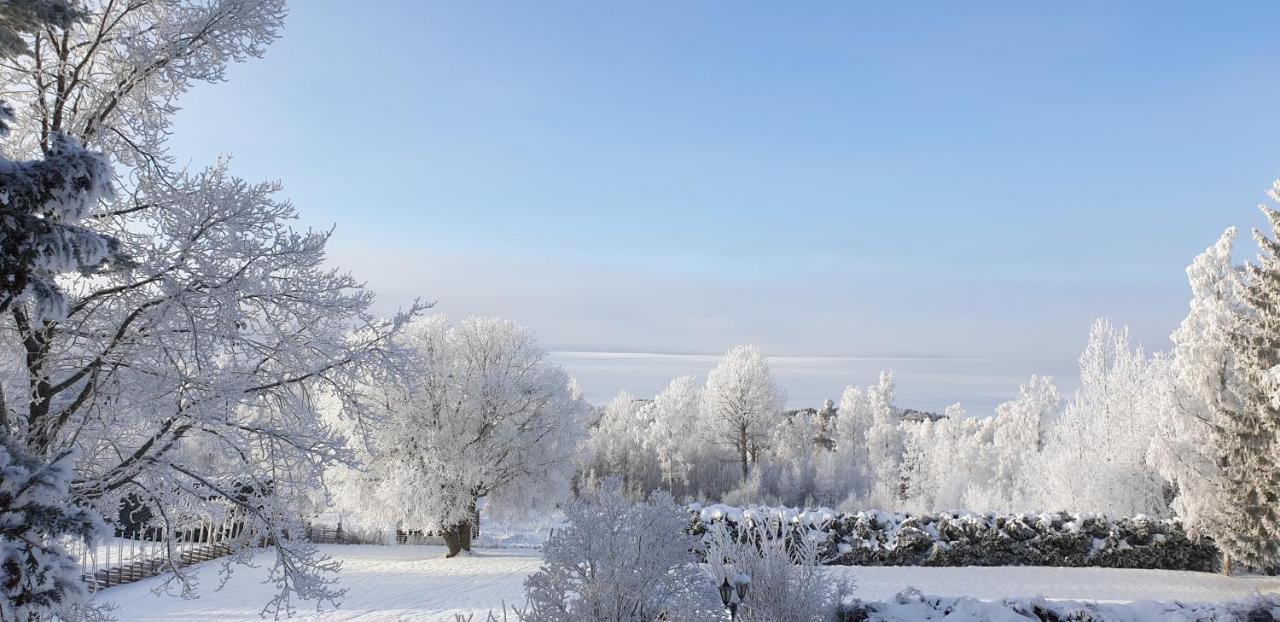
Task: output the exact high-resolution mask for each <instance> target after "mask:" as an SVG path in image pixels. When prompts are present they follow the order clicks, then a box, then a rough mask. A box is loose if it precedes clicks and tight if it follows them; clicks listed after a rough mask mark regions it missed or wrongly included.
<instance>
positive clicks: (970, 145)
mask: <svg viewBox="0 0 1280 622" xmlns="http://www.w3.org/2000/svg"><path fill="white" fill-rule="evenodd" d="M605 4H606V3H594V2H582V3H565V2H554V3H552V2H549V3H529V2H525V3H505V2H483V3H480V2H453V3H438V2H419V1H405V2H377V1H370V2H364V3H351V2H337V1H332V2H330V1H321V0H305V1H295V2H293V3H292V7H291V15H290V17H289V20H288V23H287V27H286V29H285V31H284V33H283V35H284V36H283V38H282V40H280V41H279V42H277V43H276V44H275V45H273V46H272V47H271V48H270V49H269V50H268V52H267V55H266V57H265V58H264V59H261V60H256V61H253V62H251V63H248V64H245V65H240V66H236V67H234V68H233V69H232V70H231V71H230V72H229V73H228V78H229V82H227V83H225V84H217V85H212V86H200V87H198V88H196V89H195V90H194V91H193V92H192V93H190V94H189V95H188V97H187V98H186V99H185V100H184V101H183V105H184V110H183V112H182V113H181V114H180V115H179V117H178V119H179V120H178V123H177V126H176V128H175V132H176V134H175V141H174V142H175V145H176V152H177V153H178V154H179V155H180V156H181V157H182V158H183V159H184V160H189V161H190V162H191V164H192V165H193V166H203V165H204V164H206V163H208V162H209V161H210V160H211V159H212V158H214V157H215V156H217V154H219V153H229V154H232V155H233V156H234V160H233V170H234V171H236V172H237V173H238V174H240V175H242V176H245V177H248V178H252V179H263V178H269V179H279V180H281V181H282V182H283V183H284V185H285V188H286V190H285V192H286V194H287V196H289V197H290V198H291V199H293V200H294V201H295V202H296V204H297V205H298V207H299V209H300V210H301V212H302V213H303V215H304V223H303V224H304V225H307V226H315V227H328V226H330V225H333V224H335V223H336V226H337V231H336V234H335V238H334V241H333V243H332V251H331V258H332V261H333V263H334V264H335V265H340V266H343V267H345V268H348V269H350V270H351V271H352V272H354V273H355V274H356V275H357V276H358V277H360V278H363V279H365V280H367V281H368V283H369V285H370V286H371V287H373V288H374V289H375V290H376V291H378V292H379V294H380V303H379V304H380V308H381V309H382V310H385V311H390V310H393V309H395V308H396V307H397V306H401V305H404V304H406V303H407V302H408V301H409V300H411V299H412V298H413V297H415V296H420V297H423V298H425V299H428V300H435V301H437V302H438V306H437V308H438V310H440V311H442V312H445V313H448V314H450V315H453V316H458V317H461V316H466V315H471V314H484V315H501V316H507V317H511V318H513V319H516V320H518V321H520V322H522V323H524V324H527V325H529V326H530V327H532V328H533V329H534V330H536V331H537V333H538V334H539V336H540V339H541V342H542V344H543V345H544V347H546V348H548V349H551V350H557V351H604V352H643V353H666V354H671V353H677V354H693V355H705V354H715V353H720V352H723V351H724V350H725V349H727V348H728V347H729V346H731V345H734V344H737V343H755V344H757V345H759V346H760V347H761V348H763V349H764V350H765V351H766V352H767V353H770V354H772V355H777V356H779V357H783V358H779V359H778V361H777V367H778V372H779V376H780V378H781V380H782V382H783V384H784V385H786V388H787V389H788V392H789V394H790V396H791V401H792V403H793V404H796V405H801V404H808V403H813V402H817V401H820V400H821V399H822V398H823V397H832V398H836V397H838V394H839V391H840V389H841V388H842V387H843V386H844V385H846V384H850V383H856V384H867V383H870V382H872V381H873V380H874V376H875V370H877V369H880V368H892V369H894V370H895V371H897V372H898V376H899V377H898V384H899V395H900V399H899V402H900V403H901V404H902V405H904V406H910V407H917V408H930V409H938V410H940V409H941V408H942V407H943V406H945V405H946V404H948V403H950V402H952V401H956V400H960V401H963V402H965V403H966V405H968V406H969V407H970V411H971V412H978V413H983V412H986V411H987V410H989V409H990V408H991V406H992V405H993V404H995V403H996V402H998V401H1001V400H1003V399H1006V398H1007V397H1009V396H1011V395H1012V394H1013V393H1015V392H1016V389H1017V383H1018V382H1020V381H1021V380H1022V379H1025V378H1026V377H1027V376H1029V375H1031V374H1033V373H1048V374H1051V375H1054V376H1056V377H1058V379H1059V380H1060V382H1061V384H1063V385H1065V386H1067V387H1070V386H1072V385H1073V384H1074V378H1073V376H1074V370H1075V358H1076V356H1077V354H1078V352H1079V350H1080V348H1081V346H1082V345H1083V342H1084V339H1085V336H1086V334H1087V331H1088V327H1089V323H1090V322H1091V321H1092V320H1093V319H1094V318H1096V317H1100V316H1106V317H1109V318H1111V319H1112V320H1113V321H1115V322H1116V323H1118V324H1128V325H1129V326H1130V327H1131V328H1132V329H1133V331H1134V333H1135V336H1136V337H1137V338H1138V339H1139V340H1140V341H1142V342H1144V343H1145V344H1147V346H1148V347H1149V348H1155V349H1159V348H1164V347H1165V345H1166V343H1167V335H1168V333H1169V332H1170V331H1171V330H1172V328H1173V327H1175V326H1176V324H1177V322H1178V321H1179V319H1180V318H1181V317H1182V315H1183V314H1184V310H1185V308H1186V300H1187V288H1186V284H1185V280H1184V275H1183V269H1184V267H1185V266H1186V264H1187V263H1188V262H1189V260H1190V259H1191V258H1192V257H1193V256H1194V255H1195V254H1196V253H1198V252H1200V251H1201V250H1203V249H1204V248H1205V247H1206V246H1208V245H1209V244H1210V243H1212V242H1213V241H1214V240H1215V239H1216V238H1217V236H1218V234H1219V233H1220V232H1221V230H1222V229H1223V228H1225V227H1226V226H1228V225H1232V224H1234V225H1239V226H1243V227H1249V226H1254V225H1257V224H1260V222H1261V218H1260V217H1259V215H1258V214H1257V212H1256V210H1255V206H1256V205H1257V204H1258V203H1259V202H1260V201H1262V200H1263V198H1264V197H1263V190H1264V189H1265V188H1266V187H1267V186H1268V185H1269V184H1270V182H1271V180H1272V179H1273V178H1275V177H1276V176H1278V175H1280V149H1277V146H1280V37H1277V36H1276V33H1275V25H1276V24H1277V23H1280V3H1275V2H1234V3H1208V2H1159V3H1154V2H1153V3H1146V4H1145V6H1143V4H1144V3H1115V2H1097V3H1083V2H1077V3H1056V4H1052V5H1051V4H1049V3H1027V2H1009V3H985V2H983V3H919V4H912V3H894V4H895V6H894V7H878V8H871V7H862V8H860V7H857V6H854V3H845V2H841V3H833V4H831V5H823V4H808V5H803V6H801V5H797V4H794V3H787V4H785V6H784V5H778V7H776V8H765V7H755V6H751V4H752V3H742V2H721V3H713V2H700V3H683V4H684V5H686V6H682V5H679V4H676V3H670V4H666V5H658V4H654V3H632V4H626V5H623V4H621V3H617V4H610V6H605ZM689 4H696V5H697V6H687V5H689ZM880 4H888V3H880ZM944 5H946V6H944ZM1246 250H1248V249H1246ZM1250 252H1251V251H1250ZM557 356H558V358H559V360H561V361H562V362H563V363H564V364H565V365H566V366H567V367H568V368H569V370H570V371H571V372H573V373H575V374H576V375H578V376H579V378H580V379H581V381H582V383H583V385H584V388H585V389H586V391H587V394H588V396H589V397H591V398H592V399H593V400H596V401H601V400H604V399H607V397H608V396H610V395H611V394H613V393H614V392H616V391H617V390H618V389H620V388H624V387H625V388H629V389H631V390H632V391H634V392H636V393H639V394H651V393H652V392H653V391H655V390H657V389H658V388H660V386H661V385H663V384H665V381H666V380H667V379H669V378H670V377H671V376H673V375H675V374H677V373H702V372H703V371H705V369H706V368H708V367H709V366H710V365H711V363H712V361H711V359H710V358H708V357H705V356H683V357H669V356H668V357H660V356H600V355H592V356H585V355H579V354H563V355H557ZM815 357H833V358H815Z"/></svg>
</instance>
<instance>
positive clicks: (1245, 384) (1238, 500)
mask: <svg viewBox="0 0 1280 622" xmlns="http://www.w3.org/2000/svg"><path fill="white" fill-rule="evenodd" d="M1270 195H1271V197H1272V198H1273V199H1275V200H1277V201H1280V182H1276V184H1275V185H1274V186H1273V187H1272V190H1271V192H1270ZM1260 208H1261V209H1262V212H1263V214H1265V215H1266V217H1267V220H1268V221H1269V222H1270V224H1271V229H1272V231H1273V232H1275V231H1280V211H1276V210H1275V209H1273V208H1270V207H1267V206H1265V205H1264V206H1260ZM1253 237H1254V239H1255V240H1256V241H1257V243H1258V248H1259V254H1258V259H1257V262H1256V263H1249V264H1247V265H1246V266H1245V283H1244V287H1243V288H1242V291H1241V302H1242V304H1243V307H1244V308H1243V309H1242V310H1241V313H1239V314H1238V315H1237V317H1236V321H1235V322H1234V326H1233V327H1232V331H1231V338H1230V339H1231V346H1232V349H1233V350H1234V351H1235V355H1236V371H1237V372H1238V375H1239V386H1238V389H1237V391H1236V396H1237V400H1236V401H1229V402H1227V403H1226V404H1225V406H1226V407H1227V408H1228V409H1230V410H1232V411H1234V412H1229V416H1227V417H1224V418H1223V420H1222V425H1223V428H1224V429H1223V431H1222V434H1223V439H1222V440H1223V447H1222V450H1221V454H1220V455H1219V457H1218V466H1219V468H1220V469H1221V470H1222V473H1223V476H1224V478H1225V481H1226V490H1225V491H1224V494H1223V498H1224V499H1225V502H1226V505H1227V506H1228V510H1227V511H1225V512H1223V516H1222V521H1223V524H1222V529H1221V530H1220V535H1219V538H1218V544H1219V546H1220V547H1222V550H1223V551H1224V552H1225V553H1227V554H1229V555H1231V556H1232V557H1233V558H1235V559H1237V560H1238V561H1240V562H1242V563H1244V564H1245V565H1247V566H1252V567H1258V566H1263V565H1266V564H1270V563H1273V562H1275V561H1276V560H1277V559H1280V547H1278V544H1280V506H1278V505H1277V504H1278V503H1280V468H1278V467H1277V460H1276V451H1277V449H1278V448H1280V447H1278V446H1277V443H1276V432H1277V427H1280V401H1278V400H1280V385H1278V383H1277V378H1276V372H1275V367H1276V366H1277V365H1280V242H1277V241H1276V240H1273V239H1271V238H1269V237H1267V236H1266V234H1264V233H1262V232H1261V231H1258V230H1254V232H1253Z"/></svg>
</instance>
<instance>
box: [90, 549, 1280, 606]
mask: <svg viewBox="0 0 1280 622" xmlns="http://www.w3.org/2000/svg"><path fill="white" fill-rule="evenodd" d="M321 548H322V549H323V550H324V551H325V552H326V553H328V554H330V555H332V556H333V557H335V558H338V559H342V560H343V561H344V565H343V570H342V574H341V580H342V585H343V586H344V587H347V588H348V589H349V591H348V593H347V596H346V598H345V600H344V601H343V603H342V607H341V608H339V609H338V610H336V611H334V610H331V609H330V610H325V611H321V612H318V613H317V612H316V611H315V608H314V606H313V605H312V606H307V605H303V606H301V607H299V611H298V615H297V616H296V617H295V619H299V620H315V621H321V620H323V621H326V622H331V621H336V620H344V621H358V622H386V621H392V620H394V621H405V620H414V621H430V622H435V621H444V622H454V619H455V618H454V615H455V614H458V613H461V614H464V615H465V614H470V613H479V614H481V615H483V612H485V611H488V610H489V609H495V610H496V609H499V608H500V607H502V604H503V602H504V601H505V602H506V603H508V604H520V603H523V601H524V587H523V582H524V578H525V577H526V576H528V575H529V574H531V573H532V572H534V571H536V570H537V568H538V564H539V561H540V557H539V556H540V552H539V551H537V550H534V549H484V550H478V551H477V554H476V555H475V556H472V557H460V558H457V559H443V558H442V555H443V548H441V547H435V546H340V545H333V546H324V547H321ZM217 567H218V566H217V564H216V563H206V564H204V566H203V567H202V568H201V569H200V577H201V579H202V581H203V585H205V586H206V587H207V588H208V589H207V590H205V591H203V592H202V593H201V596H200V598H198V599H195V600H183V599H181V598H179V597H177V596H170V595H163V594H162V595H157V594H155V593H154V592H153V589H154V588H155V587H156V586H158V585H160V583H161V582H162V580H163V579H162V578H160V577H157V578H152V579H147V580H145V581H142V582H139V583H136V584H133V585H126V586H122V587H117V588H111V589H109V590H104V591H103V592H101V593H99V598H101V599H104V600H110V601H113V602H115V603H117V604H118V605H119V609H118V610H117V611H116V615H117V617H118V618H119V619H120V620H122V621H132V620H138V621H147V620H152V621H161V620H168V621H174V622H183V621H187V622H194V621H197V620H201V621H203V620H208V621H211V622H231V621H240V620H243V621H250V620H260V619H261V618H260V617H259V615H258V614H259V611H260V609H261V607H262V605H263V604H264V603H265V602H266V600H267V598H268V594H269V593H270V591H271V589H272V588H271V586H269V585H263V584H262V578H263V572H264V571H262V570H255V569H251V568H238V569H237V570H236V572H235V574H234V575H233V576H232V578H231V581H230V582H229V583H228V584H227V586H226V587H225V588H223V589H222V590H220V591H212V590H213V588H214V587H216V586H217V584H218V577H217ZM833 570H836V571H839V572H843V573H847V574H848V575H849V576H851V577H853V578H854V579H855V580H856V581H857V582H858V590H857V593H858V596H859V597H860V598H862V599H864V600H884V599H889V598H892V597H893V596H894V595H895V594H897V593H898V592H899V591H901V590H902V589H904V588H906V587H907V586H914V587H916V588H918V589H919V590H921V591H922V592H924V593H926V594H934V595H940V596H966V595H967V596H973V597H976V598H982V599H994V598H1002V597H1012V596H1037V595H1042V596H1045V597H1047V598H1053V599H1071V600H1103V601H1131V600H1180V601H1204V602H1208V601H1223V600H1238V599H1242V598H1246V597H1248V596H1250V595H1252V594H1254V593H1256V592H1262V593H1280V578H1273V577H1248V578H1233V577H1224V576H1221V575H1215V574H1207V573H1195V572H1175V571H1165V570H1120V569H1105V568H1029V567H1002V568H921V567H857V568H852V567H841V568H833ZM481 615H477V616H476V617H477V619H479V618H480V617H481Z"/></svg>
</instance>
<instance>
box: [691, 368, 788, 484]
mask: <svg viewBox="0 0 1280 622" xmlns="http://www.w3.org/2000/svg"><path fill="white" fill-rule="evenodd" d="M784 401H785V400H784V399H783V396H782V391H781V389H779V388H778V385H777V383H776V382H775V381H774V379H773V371H772V370H771V369H770V368H769V362H768V361H767V360H766V359H765V357H764V354H763V353H762V352H760V350H759V349H758V348H756V347H755V346H737V347H735V348H733V349H731V350H729V351H728V352H727V353H725V355H724V359H722V360H721V361H720V364H719V365H717V366H716V368H715V369H713V370H711V373H709V374H708V375H707V384H706V387H705V388H704V389H703V400H702V405H703V409H704V412H705V415H704V417H705V421H704V423H705V424H706V425H707V426H708V429H709V431H710V435H711V437H712V438H714V439H715V440H716V441H717V442H719V443H721V444H723V445H725V446H727V447H729V448H731V449H732V450H733V452H734V454H735V455H736V457H737V459H738V464H739V466H740V467H741V470H742V481H743V482H746V481H747V476H748V475H749V474H750V472H751V471H750V467H751V463H752V462H754V461H755V460H756V459H757V458H758V457H759V456H760V452H761V450H762V449H764V448H765V447H767V444H768V440H769V433H770V431H771V430H772V427H773V426H774V425H775V424H776V423H777V417H778V413H779V412H780V411H781V410H782V405H783V402H784Z"/></svg>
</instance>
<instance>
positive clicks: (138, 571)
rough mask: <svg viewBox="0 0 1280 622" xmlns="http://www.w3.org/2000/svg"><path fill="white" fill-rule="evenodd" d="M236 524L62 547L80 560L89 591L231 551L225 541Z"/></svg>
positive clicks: (226, 522)
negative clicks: (89, 544)
mask: <svg viewBox="0 0 1280 622" xmlns="http://www.w3.org/2000/svg"><path fill="white" fill-rule="evenodd" d="M238 528H239V523H238V522H237V521H234V520H232V519H230V518H228V519H227V520H224V521H222V522H221V523H219V524H217V525H214V524H213V523H211V522H210V523H205V524H203V525H200V526H198V527H193V528H191V529H183V530H173V531H161V530H155V529H151V530H146V531H142V532H139V533H136V534H133V537H113V538H107V539H105V540H103V541H101V542H99V543H97V544H96V545H94V546H85V545H84V543H83V542H77V541H73V542H66V543H64V546H66V549H67V550H68V551H69V552H70V553H71V554H72V556H73V557H75V558H76V559H77V560H78V561H79V563H80V572H81V576H82V577H83V579H84V582H85V584H86V585H87V586H88V587H89V590H90V591H97V590H100V589H103V588H107V587H111V586H114V585H122V584H125V583H132V582H134V581H138V580H141V579H145V578H147V577H153V576H156V575H158V574H161V573H163V572H166V571H168V570H173V569H174V568H182V567H184V566H189V565H191V564H196V563H199V562H203V561H209V560H211V559H216V558H218V557H222V556H224V555H228V554H230V553H231V550H232V547H231V545H230V543H229V542H228V540H229V539H230V538H232V537H234V536H235V535H236V531H237V530H238Z"/></svg>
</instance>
